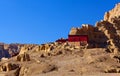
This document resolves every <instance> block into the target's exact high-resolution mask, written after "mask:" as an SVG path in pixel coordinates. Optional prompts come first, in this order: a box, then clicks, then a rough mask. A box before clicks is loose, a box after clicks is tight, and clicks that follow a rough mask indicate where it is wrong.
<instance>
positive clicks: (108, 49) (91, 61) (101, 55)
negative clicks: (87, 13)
mask: <svg viewBox="0 0 120 76" xmlns="http://www.w3.org/2000/svg"><path fill="white" fill-rule="evenodd" d="M73 37H74V38H75V37H77V38H80V40H82V41H81V42H82V43H81V42H78V41H79V39H75V40H74V39H73ZM87 40H88V41H87ZM119 40H120V3H118V4H116V6H115V8H113V9H112V10H110V11H109V12H106V13H105V15H104V19H103V20H102V21H99V22H97V23H96V25H95V26H91V25H89V24H83V27H81V28H72V29H71V30H70V33H69V36H68V39H59V40H57V42H53V43H47V44H42V45H37V44H4V43H0V59H1V61H0V76H120V74H119V73H120V45H119V44H120V41H119ZM79 43H80V44H79Z"/></svg>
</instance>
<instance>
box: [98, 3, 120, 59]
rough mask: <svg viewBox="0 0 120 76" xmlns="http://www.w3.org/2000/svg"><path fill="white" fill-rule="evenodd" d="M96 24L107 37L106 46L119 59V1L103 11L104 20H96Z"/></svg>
mask: <svg viewBox="0 0 120 76" xmlns="http://www.w3.org/2000/svg"><path fill="white" fill-rule="evenodd" d="M96 26H97V27H98V28H99V30H100V31H101V32H103V33H104V34H105V35H106V37H107V38H108V40H107V43H108V47H107V48H108V49H109V52H111V53H113V56H112V57H114V58H118V59H120V58H119V57H120V3H118V4H117V5H116V6H115V8H114V9H112V10H111V11H109V12H107V13H105V16H104V20H103V21H101V22H97V23H96Z"/></svg>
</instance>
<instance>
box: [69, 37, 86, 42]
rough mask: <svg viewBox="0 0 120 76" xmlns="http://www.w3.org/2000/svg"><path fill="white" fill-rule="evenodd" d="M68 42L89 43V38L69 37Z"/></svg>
mask: <svg viewBox="0 0 120 76" xmlns="http://www.w3.org/2000/svg"><path fill="white" fill-rule="evenodd" d="M68 41H69V42H79V41H88V36H87V35H69V36H68Z"/></svg>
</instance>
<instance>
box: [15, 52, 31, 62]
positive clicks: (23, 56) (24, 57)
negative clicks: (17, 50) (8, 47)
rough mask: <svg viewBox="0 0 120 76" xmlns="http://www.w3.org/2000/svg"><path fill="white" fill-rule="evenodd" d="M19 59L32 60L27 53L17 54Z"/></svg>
mask: <svg viewBox="0 0 120 76" xmlns="http://www.w3.org/2000/svg"><path fill="white" fill-rule="evenodd" d="M17 61H30V56H29V54H27V53H24V54H20V55H18V56H17Z"/></svg>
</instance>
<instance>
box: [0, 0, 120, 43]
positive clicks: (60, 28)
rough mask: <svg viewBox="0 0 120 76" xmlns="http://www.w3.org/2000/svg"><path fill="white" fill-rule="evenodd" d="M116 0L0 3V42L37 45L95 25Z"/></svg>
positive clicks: (2, 0)
mask: <svg viewBox="0 0 120 76" xmlns="http://www.w3.org/2000/svg"><path fill="white" fill-rule="evenodd" d="M118 2H120V0H0V42H5V43H16V42H17V43H35V44H41V43H46V42H52V41H55V40H56V39H58V38H61V37H64V38H67V35H68V33H69V31H70V28H71V27H77V26H80V25H81V24H86V23H88V24H93V25H94V24H95V22H96V21H100V20H101V19H103V15H104V13H105V11H108V10H110V9H112V8H113V7H114V5H115V4H116V3H118Z"/></svg>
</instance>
